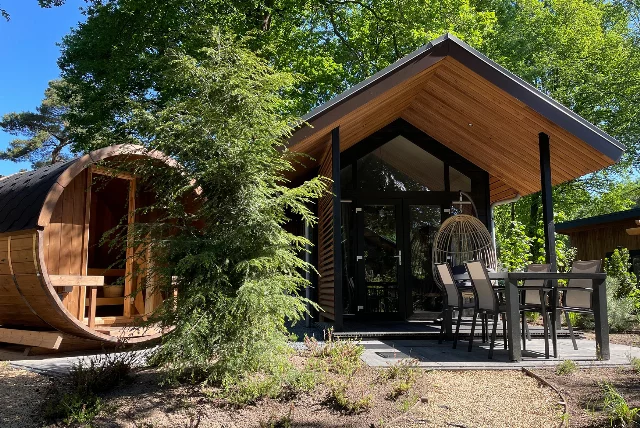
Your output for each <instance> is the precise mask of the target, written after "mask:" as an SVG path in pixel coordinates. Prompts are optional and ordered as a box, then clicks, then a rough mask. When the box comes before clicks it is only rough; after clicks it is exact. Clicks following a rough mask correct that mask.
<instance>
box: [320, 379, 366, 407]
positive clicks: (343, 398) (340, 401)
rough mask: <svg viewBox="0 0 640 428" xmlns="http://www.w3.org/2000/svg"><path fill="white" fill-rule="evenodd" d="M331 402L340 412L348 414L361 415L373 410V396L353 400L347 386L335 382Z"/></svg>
mask: <svg viewBox="0 0 640 428" xmlns="http://www.w3.org/2000/svg"><path fill="white" fill-rule="evenodd" d="M329 401H330V402H331V403H332V404H333V405H334V407H336V408H337V409H339V410H342V411H343V412H346V413H361V412H364V411H366V410H369V409H370V408H371V401H372V396H371V394H367V395H364V393H363V394H362V396H361V397H359V398H355V399H352V398H350V397H349V395H348V393H347V384H346V383H344V382H335V383H333V384H332V385H331V390H330V393H329Z"/></svg>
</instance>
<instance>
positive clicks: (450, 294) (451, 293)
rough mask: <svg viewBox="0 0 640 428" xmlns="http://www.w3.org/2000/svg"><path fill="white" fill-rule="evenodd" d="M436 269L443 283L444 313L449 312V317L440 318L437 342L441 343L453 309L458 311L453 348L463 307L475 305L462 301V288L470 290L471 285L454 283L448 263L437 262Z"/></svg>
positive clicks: (455, 343)
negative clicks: (440, 323)
mask: <svg viewBox="0 0 640 428" xmlns="http://www.w3.org/2000/svg"><path fill="white" fill-rule="evenodd" d="M436 270H437V271H438V275H440V282H442V284H443V285H444V288H443V289H442V292H443V295H442V302H443V304H444V314H445V315H446V312H449V314H451V317H447V316H444V319H443V320H442V325H441V326H440V336H439V338H438V343H442V340H443V338H444V332H445V329H446V320H448V319H453V311H458V320H457V322H456V332H455V334H454V336H453V349H455V348H456V346H457V344H458V336H459V334H460V323H461V322H462V311H463V310H464V309H471V308H473V307H474V306H475V304H474V303H467V304H465V303H464V298H463V296H462V291H463V290H465V289H466V290H469V291H472V287H470V286H464V285H462V286H459V285H457V284H456V282H455V280H454V279H453V274H452V273H451V267H450V266H449V264H448V263H438V264H436Z"/></svg>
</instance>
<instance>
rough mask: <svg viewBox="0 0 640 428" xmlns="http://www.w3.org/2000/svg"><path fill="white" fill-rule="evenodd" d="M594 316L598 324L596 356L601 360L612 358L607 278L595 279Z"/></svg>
mask: <svg viewBox="0 0 640 428" xmlns="http://www.w3.org/2000/svg"><path fill="white" fill-rule="evenodd" d="M591 298H592V299H593V300H592V302H591V303H592V305H591V306H592V307H593V317H594V321H595V324H596V331H595V333H596V357H597V358H598V359H599V360H608V359H609V358H611V354H610V352H609V321H608V318H607V287H606V284H605V280H600V281H593V294H592V295H591Z"/></svg>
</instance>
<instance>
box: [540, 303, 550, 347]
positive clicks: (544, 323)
mask: <svg viewBox="0 0 640 428" xmlns="http://www.w3.org/2000/svg"><path fill="white" fill-rule="evenodd" d="M540 294H541V296H542V298H541V299H540V306H542V326H543V329H544V357H545V358H546V359H549V322H548V318H547V307H546V306H547V305H546V303H545V300H546V298H547V296H545V295H544V293H540Z"/></svg>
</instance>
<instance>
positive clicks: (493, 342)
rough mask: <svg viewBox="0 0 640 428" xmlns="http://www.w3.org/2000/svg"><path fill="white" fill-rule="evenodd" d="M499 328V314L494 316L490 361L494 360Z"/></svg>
mask: <svg viewBox="0 0 640 428" xmlns="http://www.w3.org/2000/svg"><path fill="white" fill-rule="evenodd" d="M497 327H498V314H497V313H496V314H493V330H492V331H491V343H490V344H489V359H492V358H493V348H494V346H495V345H496V328H497Z"/></svg>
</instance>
